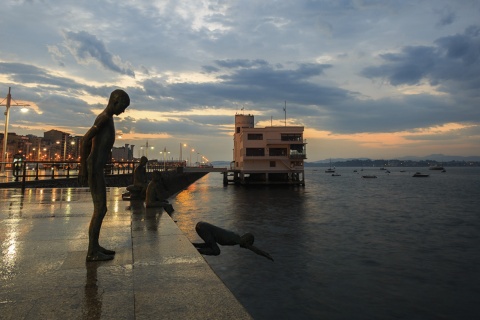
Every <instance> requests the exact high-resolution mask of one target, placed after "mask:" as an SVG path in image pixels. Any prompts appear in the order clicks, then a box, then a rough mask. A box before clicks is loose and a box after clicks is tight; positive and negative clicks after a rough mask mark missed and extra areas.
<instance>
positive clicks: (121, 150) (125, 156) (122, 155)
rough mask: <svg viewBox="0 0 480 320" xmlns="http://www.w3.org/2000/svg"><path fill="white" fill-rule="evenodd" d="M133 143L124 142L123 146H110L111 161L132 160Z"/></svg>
mask: <svg viewBox="0 0 480 320" xmlns="http://www.w3.org/2000/svg"><path fill="white" fill-rule="evenodd" d="M134 147H135V145H133V144H132V145H129V144H128V143H126V144H125V145H124V146H123V147H113V148H112V159H113V161H132V160H133V148H134Z"/></svg>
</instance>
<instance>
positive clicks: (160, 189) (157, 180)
mask: <svg viewBox="0 0 480 320" xmlns="http://www.w3.org/2000/svg"><path fill="white" fill-rule="evenodd" d="M169 194H170V193H169V191H168V188H167V185H166V184H165V181H163V178H162V175H161V173H160V172H159V171H153V173H152V181H150V183H149V184H148V187H147V192H146V197H145V207H147V208H158V207H163V208H164V209H165V211H167V213H168V214H171V213H172V212H173V211H174V210H173V207H172V205H171V204H170V203H169V202H168V201H167V198H168V196H169Z"/></svg>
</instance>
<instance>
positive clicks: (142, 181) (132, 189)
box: [122, 156, 148, 200]
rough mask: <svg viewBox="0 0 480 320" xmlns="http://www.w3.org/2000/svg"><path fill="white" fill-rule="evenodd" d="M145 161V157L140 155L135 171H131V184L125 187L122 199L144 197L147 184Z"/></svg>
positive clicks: (146, 160)
mask: <svg viewBox="0 0 480 320" xmlns="http://www.w3.org/2000/svg"><path fill="white" fill-rule="evenodd" d="M147 163H148V159H147V157H145V156H142V157H141V158H140V163H139V164H138V167H137V168H135V172H134V173H133V184H131V185H129V186H128V187H127V191H128V192H126V193H124V194H122V198H123V199H124V200H136V199H142V200H143V199H145V194H146V191H147V185H148V178H147V168H146V166H147Z"/></svg>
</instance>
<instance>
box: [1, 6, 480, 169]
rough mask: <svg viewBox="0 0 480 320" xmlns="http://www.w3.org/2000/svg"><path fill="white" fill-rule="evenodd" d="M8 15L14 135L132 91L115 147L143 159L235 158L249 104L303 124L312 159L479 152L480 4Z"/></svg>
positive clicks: (70, 128) (258, 116)
mask: <svg viewBox="0 0 480 320" xmlns="http://www.w3.org/2000/svg"><path fill="white" fill-rule="evenodd" d="M1 12H2V14H1V16H2V18H1V19H0V104H1V105H5V100H4V98H5V97H6V96H7V93H8V88H9V87H11V93H12V98H13V101H12V107H11V109H10V125H9V132H15V133H17V134H34V135H37V136H43V132H45V131H48V130H50V129H57V130H61V131H65V132H68V133H70V134H72V135H83V134H84V133H85V132H86V131H87V130H88V129H89V128H90V126H91V125H92V124H93V121H94V120H95V117H96V116H97V115H98V113H100V112H101V111H102V110H103V109H104V108H105V106H106V104H107V102H108V97H109V95H110V93H111V92H112V91H113V90H115V89H118V88H120V89H123V90H125V91H126V92H127V93H128V94H129V96H130V100H131V104H130V106H129V108H128V109H127V111H126V112H125V113H124V114H122V115H120V116H119V117H116V118H115V128H116V131H117V134H118V137H117V140H116V142H115V146H117V147H118V146H123V145H124V144H126V143H128V144H133V145H135V156H140V155H141V154H140V152H141V147H142V146H143V147H145V146H146V145H147V142H148V145H149V147H150V150H149V158H151V159H153V158H156V157H158V158H159V159H161V158H162V154H161V153H160V152H161V151H164V150H166V151H167V152H170V153H169V154H168V156H169V157H171V158H175V159H177V158H178V157H179V153H180V148H181V147H180V146H181V145H183V144H186V145H187V146H186V147H182V152H183V158H185V155H189V156H191V155H192V154H193V157H194V158H195V157H199V156H204V157H206V158H207V159H209V161H231V160H232V154H233V152H232V149H233V133H234V118H235V114H243V113H244V114H252V115H254V117H255V126H256V127H265V126H270V125H274V126H275V125H277V126H284V125H292V126H304V127H305V131H304V138H305V139H306V140H307V160H306V161H317V160H323V159H328V158H361V157H367V158H372V159H395V158H399V157H403V156H425V155H429V154H438V153H441V154H447V155H460V156H478V155H480V90H479V88H480V1H478V0H452V1H447V0H402V1H398V0H390V1H389V0H383V1H382V0H317V1H315V0H281V1H280V0H278V1H276V0H262V1H253V0H242V1H240V0H238V1H233V0H232V1H228V0H217V1H203V0H183V1H180V0H173V1H160V0H131V1H117V0H116V1H113V0H112V1H93V0H91V1H89V0H85V1H78V0H75V1H73V0H72V1H70V0H62V1H49V0H24V1H21V0H4V1H3V2H2V9H1ZM2 100H3V102H2ZM17 104H18V106H17ZM21 104H29V107H28V109H29V112H28V113H22V112H20V109H21V107H20V105H21ZM285 106H286V108H285ZM0 108H5V107H3V106H2V107H0ZM284 108H285V109H286V112H284ZM285 116H286V121H285ZM2 127H3V126H2ZM120 136H121V138H120ZM152 147H153V149H152ZM192 149H193V150H194V151H192Z"/></svg>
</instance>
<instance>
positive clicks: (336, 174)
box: [332, 173, 341, 177]
mask: <svg viewBox="0 0 480 320" xmlns="http://www.w3.org/2000/svg"><path fill="white" fill-rule="evenodd" d="M340 176H341V174H339V173H332V177H340Z"/></svg>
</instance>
